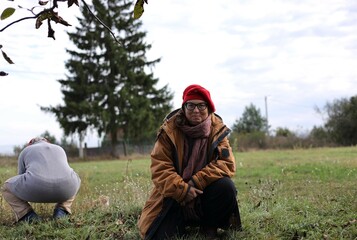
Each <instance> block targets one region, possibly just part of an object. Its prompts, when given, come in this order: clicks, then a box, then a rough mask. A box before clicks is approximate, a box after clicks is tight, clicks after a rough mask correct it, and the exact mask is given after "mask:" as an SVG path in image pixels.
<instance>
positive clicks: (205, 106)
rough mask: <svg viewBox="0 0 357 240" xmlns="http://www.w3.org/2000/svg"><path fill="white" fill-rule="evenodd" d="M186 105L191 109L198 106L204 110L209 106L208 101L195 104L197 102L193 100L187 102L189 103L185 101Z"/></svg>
mask: <svg viewBox="0 0 357 240" xmlns="http://www.w3.org/2000/svg"><path fill="white" fill-rule="evenodd" d="M185 107H186V109H187V110H189V111H193V110H195V108H196V107H197V108H198V110H200V111H204V110H206V108H207V103H197V104H195V103H192V102H187V103H185Z"/></svg>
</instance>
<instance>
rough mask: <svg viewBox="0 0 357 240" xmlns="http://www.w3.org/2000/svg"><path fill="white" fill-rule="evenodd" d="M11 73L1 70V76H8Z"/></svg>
mask: <svg viewBox="0 0 357 240" xmlns="http://www.w3.org/2000/svg"><path fill="white" fill-rule="evenodd" d="M7 75H9V74H8V73H6V72H4V71H0V76H1V77H3V76H7Z"/></svg>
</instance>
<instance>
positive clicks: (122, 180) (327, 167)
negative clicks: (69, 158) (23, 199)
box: [0, 147, 357, 239]
mask: <svg viewBox="0 0 357 240" xmlns="http://www.w3.org/2000/svg"><path fill="white" fill-rule="evenodd" d="M236 163H237V174H236V176H235V177H234V182H235V183H236V186H237V188H238V190H239V193H238V199H239V206H240V211H241V217H242V223H243V231H242V232H234V231H227V232H220V235H221V237H222V239H357V148H356V147H350V148H323V149H308V150H285V151H256V152H244V153H236ZM71 166H72V167H73V168H74V169H75V170H76V171H77V172H78V173H79V175H80V177H81V179H82V186H81V189H80V192H79V194H78V196H77V198H76V201H75V203H74V205H73V215H71V216H70V217H69V218H68V219H61V220H59V221H52V220H51V214H52V208H53V204H33V207H34V208H35V210H36V211H37V212H38V213H39V214H41V216H42V217H43V218H44V220H43V221H42V222H40V223H36V224H32V225H29V224H18V225H16V224H15V223H14V220H15V219H14V216H13V214H12V212H11V209H10V207H9V206H8V204H7V203H6V202H5V201H4V200H3V198H2V197H0V239H139V235H138V231H137V228H136V221H137V219H138V216H139V214H140V211H141V207H142V206H143V204H144V202H145V200H146V198H147V196H148V194H149V191H150V188H151V181H150V171H149V166H150V160H149V157H147V158H144V159H137V160H121V161H118V160H115V161H95V162H94V161H92V162H75V163H71ZM15 174H16V161H14V160H12V161H10V160H7V161H4V160H2V161H1V167H0V181H1V185H2V184H3V182H4V181H5V180H6V179H7V178H9V177H11V176H13V175H15ZM191 234H192V236H190V237H189V238H188V239H200V237H199V236H198V235H197V233H196V231H194V230H192V231H191Z"/></svg>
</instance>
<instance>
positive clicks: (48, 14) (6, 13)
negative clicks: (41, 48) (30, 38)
mask: <svg viewBox="0 0 357 240" xmlns="http://www.w3.org/2000/svg"><path fill="white" fill-rule="evenodd" d="M9 1H10V0H9ZM81 1H82V3H83V4H84V6H85V7H86V8H87V10H88V11H89V12H90V13H91V14H92V15H93V16H94V17H95V19H96V20H97V21H98V22H99V23H100V24H101V25H103V26H104V27H105V28H106V29H107V30H108V31H109V32H110V33H111V35H112V36H113V38H114V39H115V41H116V42H117V43H119V44H120V42H119V40H118V39H117V38H116V36H115V35H114V33H113V32H112V31H111V29H110V28H109V27H107V26H106V25H105V24H104V23H103V22H102V21H101V20H100V19H99V18H98V17H97V16H95V14H93V13H92V11H91V9H90V8H89V6H88V5H87V3H86V2H85V0H81ZM49 2H50V3H51V2H52V1H42V0H39V2H38V4H39V5H38V6H34V7H32V8H31V9H27V10H28V11H29V12H31V13H32V14H33V16H29V17H24V18H20V19H18V20H15V21H13V22H11V23H9V24H8V25H6V26H5V27H3V28H1V29H0V32H3V31H5V30H6V29H7V28H8V27H10V26H12V25H13V24H15V23H19V22H21V21H24V20H28V19H36V23H35V27H36V29H38V28H40V27H41V25H42V24H43V22H44V21H46V20H47V25H48V35H47V37H50V38H53V39H54V40H55V31H54V30H53V28H52V26H51V22H52V21H53V22H55V23H60V24H62V25H64V26H71V24H69V23H68V22H67V21H66V20H64V19H63V18H62V17H61V16H60V15H59V14H58V12H56V11H55V9H58V2H67V6H68V8H70V7H71V6H72V5H73V4H75V5H77V6H79V3H78V0H53V4H52V7H49V8H45V7H44V6H46V5H48V3H49ZM144 2H145V3H146V4H147V3H148V0H137V2H136V4H135V8H134V19H138V18H140V17H141V15H142V14H143V12H144ZM18 7H19V8H20V9H22V8H23V7H22V6H18ZM36 8H43V10H42V11H40V12H39V13H36V12H35V9H36ZM15 11H16V9H15V8H13V7H8V8H6V9H4V10H3V11H2V13H1V15H0V20H4V19H7V18H9V17H11V16H12V15H13V14H14V13H15ZM1 48H2V45H0V49H1ZM1 52H2V55H3V57H4V59H5V60H6V61H7V62H8V63H10V64H14V63H13V61H12V60H11V59H10V58H9V57H8V56H7V54H6V53H5V52H4V51H3V50H1ZM7 75H8V74H7V73H5V72H3V71H0V76H7Z"/></svg>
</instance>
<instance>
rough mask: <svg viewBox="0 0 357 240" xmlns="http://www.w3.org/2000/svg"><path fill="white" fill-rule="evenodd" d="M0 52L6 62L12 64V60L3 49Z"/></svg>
mask: <svg viewBox="0 0 357 240" xmlns="http://www.w3.org/2000/svg"><path fill="white" fill-rule="evenodd" d="M1 52H2V56H3V57H4V59H5V60H6V61H7V62H8V63H10V64H14V62H13V61H12V60H11V59H10V58H9V56H7V54H6V53H5V52H4V51H3V50H1Z"/></svg>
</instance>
